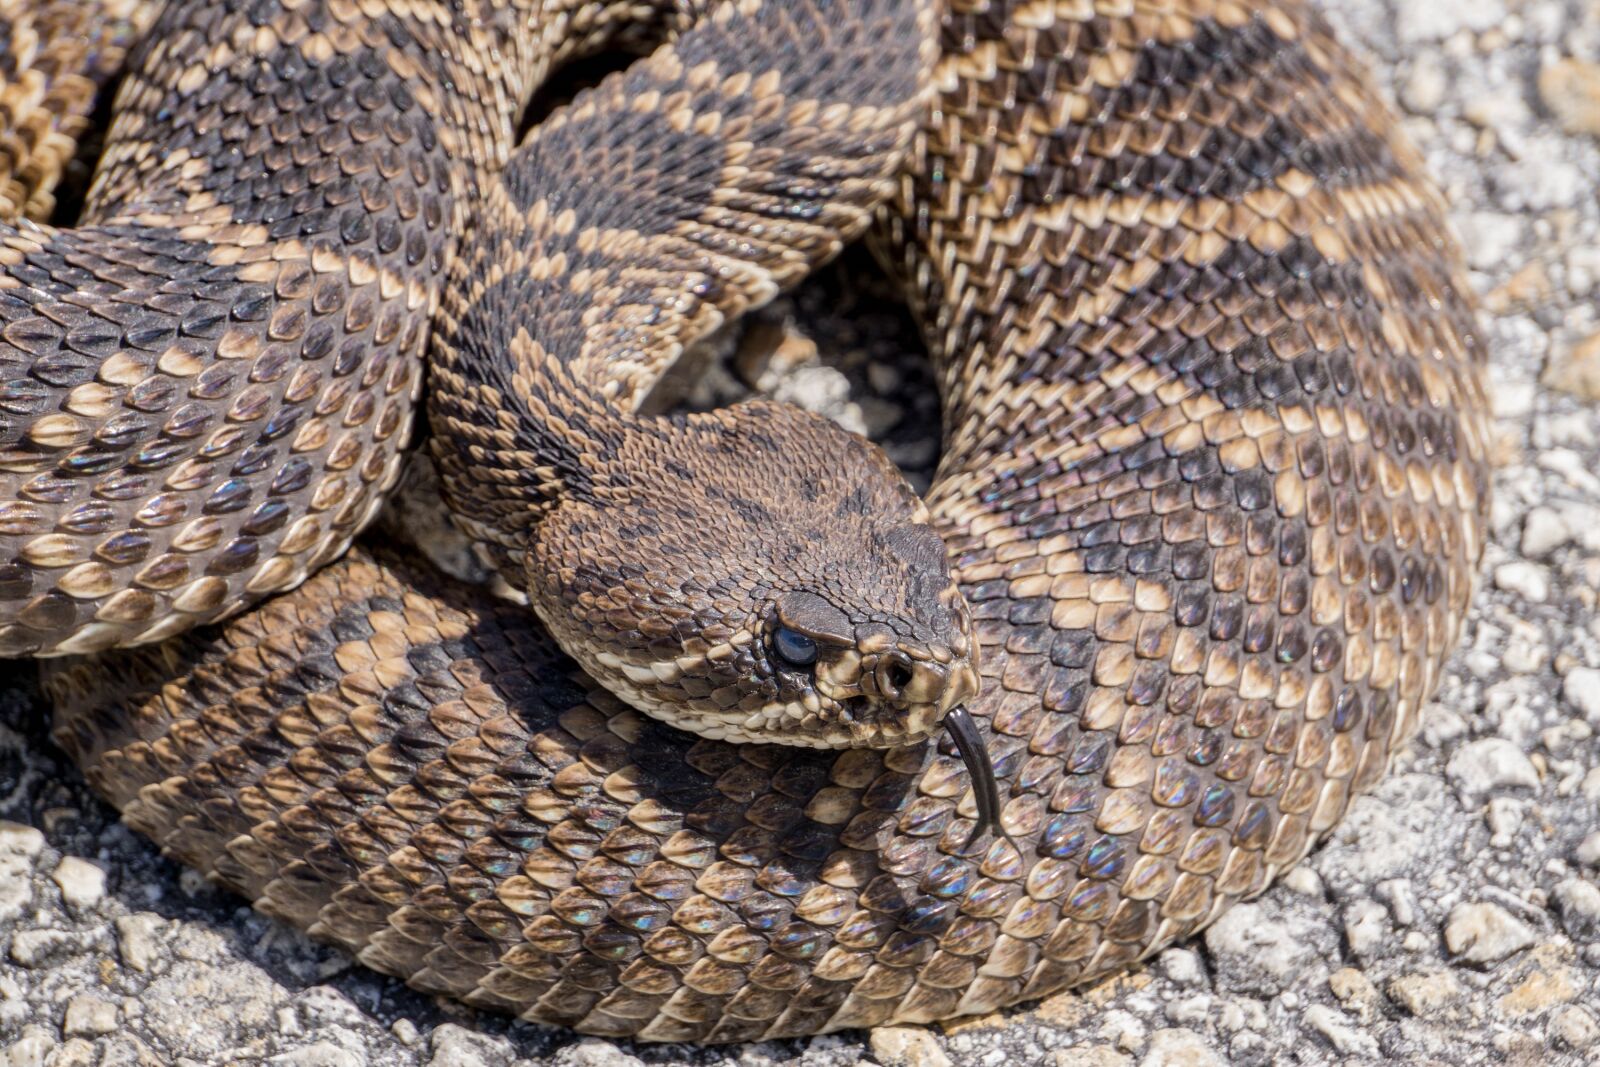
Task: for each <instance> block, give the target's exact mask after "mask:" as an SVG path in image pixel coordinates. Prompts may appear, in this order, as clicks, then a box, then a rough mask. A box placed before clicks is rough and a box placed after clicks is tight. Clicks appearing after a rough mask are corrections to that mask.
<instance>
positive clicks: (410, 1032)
mask: <svg viewBox="0 0 1600 1067" xmlns="http://www.w3.org/2000/svg"><path fill="white" fill-rule="evenodd" d="M389 1032H390V1033H391V1034H393V1035H394V1039H395V1040H396V1041H398V1042H400V1043H401V1044H402V1045H404V1046H406V1047H407V1048H410V1047H411V1046H412V1045H415V1044H416V1043H417V1042H418V1041H421V1040H422V1034H421V1032H420V1031H418V1030H417V1024H416V1023H414V1022H412V1021H411V1020H410V1019H396V1020H395V1021H394V1024H393V1025H392V1026H390V1027H389Z"/></svg>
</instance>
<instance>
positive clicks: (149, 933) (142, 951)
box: [116, 911, 166, 973]
mask: <svg viewBox="0 0 1600 1067" xmlns="http://www.w3.org/2000/svg"><path fill="white" fill-rule="evenodd" d="M165 925H166V923H165V921H164V920H163V919H162V918H161V916H159V915H156V914H153V913H151V912H148V911H141V912H138V913H136V914H133V915H122V916H119V917H118V918H117V921H116V928H117V954H118V955H120V956H121V957H122V963H123V965H124V966H126V967H127V968H128V969H130V970H134V971H139V972H141V973H142V972H145V971H148V970H149V969H150V968H151V967H152V966H153V965H154V964H155V962H156V960H157V958H158V957H159V956H160V954H161V949H162V944H161V938H160V937H159V936H158V935H159V934H160V933H161V931H162V929H163V928H164V927H165Z"/></svg>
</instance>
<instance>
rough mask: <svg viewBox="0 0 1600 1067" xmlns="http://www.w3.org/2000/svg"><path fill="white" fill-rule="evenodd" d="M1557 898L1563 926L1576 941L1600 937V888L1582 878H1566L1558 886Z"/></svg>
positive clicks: (1557, 906) (1557, 907)
mask: <svg viewBox="0 0 1600 1067" xmlns="http://www.w3.org/2000/svg"><path fill="white" fill-rule="evenodd" d="M1555 898H1556V911H1557V913H1559V914H1560V916H1561V925H1562V927H1563V928H1565V930H1566V931H1567V933H1568V934H1570V935H1572V937H1573V938H1574V939H1575V940H1584V941H1587V940H1593V939H1594V938H1595V937H1596V935H1600V886H1596V885H1595V884H1594V883H1593V882H1589V881H1585V880H1584V879H1582V878H1566V879H1563V880H1562V881H1560V882H1558V883H1557V884H1556V890H1555Z"/></svg>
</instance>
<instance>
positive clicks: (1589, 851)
mask: <svg viewBox="0 0 1600 1067" xmlns="http://www.w3.org/2000/svg"><path fill="white" fill-rule="evenodd" d="M1572 858H1573V859H1575V860H1577V861H1578V862H1579V863H1581V864H1583V865H1584V866H1585V867H1600V830H1596V831H1595V832H1594V833H1592V834H1590V835H1589V836H1588V837H1586V838H1584V839H1583V840H1582V841H1579V842H1578V847H1577V848H1575V849H1573V850H1572Z"/></svg>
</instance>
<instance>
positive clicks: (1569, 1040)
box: [1549, 1004, 1600, 1052]
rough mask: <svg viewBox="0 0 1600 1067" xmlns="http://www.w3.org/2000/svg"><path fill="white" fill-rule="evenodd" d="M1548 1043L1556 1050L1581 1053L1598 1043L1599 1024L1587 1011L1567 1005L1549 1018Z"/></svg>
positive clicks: (1599, 1039) (1599, 1038) (1573, 1005)
mask: <svg viewBox="0 0 1600 1067" xmlns="http://www.w3.org/2000/svg"><path fill="white" fill-rule="evenodd" d="M1549 1034H1550V1043H1551V1044H1552V1045H1554V1046H1555V1047H1556V1048H1568V1049H1572V1050H1573V1051H1575V1052H1582V1051H1583V1050H1584V1049H1586V1048H1589V1047H1590V1046H1591V1045H1593V1044H1595V1043H1596V1042H1597V1041H1600V1023H1597V1022H1595V1018H1594V1016H1593V1015H1592V1014H1590V1012H1589V1009H1587V1008H1584V1007H1580V1006H1579V1005H1576V1004H1571V1005H1568V1006H1567V1007H1564V1008H1562V1009H1560V1010H1559V1011H1557V1012H1555V1014H1553V1015H1551V1016H1550V1029H1549Z"/></svg>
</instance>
